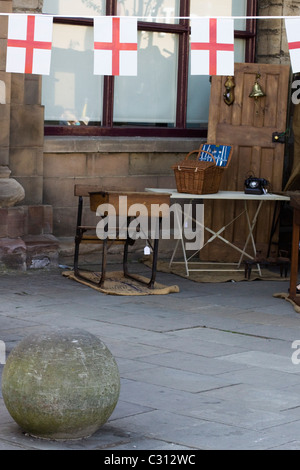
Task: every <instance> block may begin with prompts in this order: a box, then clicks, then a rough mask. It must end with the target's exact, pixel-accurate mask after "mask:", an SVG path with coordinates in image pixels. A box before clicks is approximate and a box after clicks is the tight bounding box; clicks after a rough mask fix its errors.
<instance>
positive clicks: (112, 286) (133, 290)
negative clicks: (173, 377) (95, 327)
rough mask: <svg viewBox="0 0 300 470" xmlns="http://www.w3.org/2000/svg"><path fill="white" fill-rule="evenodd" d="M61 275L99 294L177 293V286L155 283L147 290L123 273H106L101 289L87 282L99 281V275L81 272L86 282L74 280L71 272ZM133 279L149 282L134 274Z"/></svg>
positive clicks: (144, 286)
mask: <svg viewBox="0 0 300 470" xmlns="http://www.w3.org/2000/svg"><path fill="white" fill-rule="evenodd" d="M62 275H63V276H65V277H67V278H69V279H72V280H74V281H77V282H79V283H80V284H84V285H86V286H88V287H92V288H93V289H95V290H97V291H99V292H102V293H104V294H110V295H166V294H172V293H177V292H179V287H178V286H175V285H174V286H165V285H163V284H159V283H157V282H155V284H154V288H153V289H149V287H147V286H146V285H143V284H141V283H140V282H138V281H135V280H134V279H127V278H125V277H124V275H123V272H119V271H112V272H108V273H106V279H105V281H104V283H103V286H102V287H98V286H96V285H95V284H93V283H91V282H89V279H90V280H94V281H99V278H100V274H99V273H93V272H86V271H84V272H83V271H82V275H84V276H85V277H87V278H88V279H87V280H83V279H79V278H76V277H75V274H74V272H73V271H64V272H62ZM135 277H136V278H137V279H140V280H143V281H149V280H150V279H147V278H145V277H144V276H140V275H138V274H135Z"/></svg>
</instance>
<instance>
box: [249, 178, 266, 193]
mask: <svg viewBox="0 0 300 470" xmlns="http://www.w3.org/2000/svg"><path fill="white" fill-rule="evenodd" d="M269 185H270V183H269V181H267V180H265V179H264V178H256V177H255V176H250V177H249V178H247V179H246V180H245V194H267V192H268V187H269Z"/></svg>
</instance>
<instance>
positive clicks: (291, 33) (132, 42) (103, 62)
mask: <svg viewBox="0 0 300 470" xmlns="http://www.w3.org/2000/svg"><path fill="white" fill-rule="evenodd" d="M8 17H9V18H8V36H7V54H6V72H11V73H28V74H39V75H49V74H50V66H51V51H52V36H53V17H52V16H48V15H46V16H43V15H26V14H24V15H15V14H11V15H8ZM190 20H191V39H190V45H191V74H192V75H225V76H227V75H234V21H233V18H229V17H228V18H227V17H226V18H224V17H222V18H221V17H220V18H218V17H217V18H208V17H201V18H200V17H195V18H190ZM285 27H286V34H287V40H288V47H289V53H290V59H291V66H292V70H293V73H298V72H300V17H296V18H295V17H293V18H285ZM137 63H138V43H137V18H136V17H117V16H96V17H94V70H93V72H94V74H95V75H112V76H118V75H120V76H136V75H137V70H138V69H137Z"/></svg>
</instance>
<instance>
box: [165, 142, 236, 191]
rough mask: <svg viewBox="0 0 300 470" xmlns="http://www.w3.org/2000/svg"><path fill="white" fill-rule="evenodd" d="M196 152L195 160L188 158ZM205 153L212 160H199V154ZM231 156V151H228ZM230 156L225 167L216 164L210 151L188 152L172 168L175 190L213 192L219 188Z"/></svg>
mask: <svg viewBox="0 0 300 470" xmlns="http://www.w3.org/2000/svg"><path fill="white" fill-rule="evenodd" d="M194 153H197V154H198V155H197V160H191V159H189V158H190V156H191V155H192V154H194ZM204 153H205V154H207V155H208V156H209V157H210V158H211V160H212V161H205V160H199V159H198V158H199V155H200V154H201V155H202V156H203V154H204ZM230 157H231V153H230ZM229 161H230V158H229V159H228V162H227V165H226V166H225V167H221V166H217V165H216V160H215V158H214V156H213V154H212V153H210V152H208V151H206V150H203V149H201V147H200V150H194V151H192V152H190V153H188V154H187V155H186V157H185V159H184V160H183V161H181V162H180V163H178V164H177V165H173V166H172V168H173V170H174V174H175V180H176V186H177V191H178V192H179V193H189V194H213V193H217V192H218V191H219V188H220V184H221V179H222V176H223V173H224V170H225V169H227V168H228V164H229Z"/></svg>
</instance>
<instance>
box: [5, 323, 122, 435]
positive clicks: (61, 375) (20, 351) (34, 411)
mask: <svg viewBox="0 0 300 470" xmlns="http://www.w3.org/2000/svg"><path fill="white" fill-rule="evenodd" d="M119 394H120V376H119V370H118V366H117V363H116V361H115V359H114V357H113V356H112V354H111V352H110V351H109V349H108V348H107V346H106V345H105V344H104V343H103V342H102V341H101V340H100V339H99V338H98V337H96V336H95V335H93V334H91V333H89V332H87V331H82V330H78V329H63V330H57V329H54V330H53V329H51V330H48V331H44V332H42V333H37V334H32V335H30V336H27V337H26V338H24V339H23V340H22V341H21V342H20V343H19V344H18V345H17V346H16V347H15V348H14V349H13V350H12V351H11V353H10V354H9V356H8V358H7V361H6V364H5V365H4V368H3V373H2V395H3V400H4V403H5V406H6V408H7V410H8V412H9V413H10V415H11V416H12V418H13V419H14V420H15V421H16V423H17V424H18V425H19V426H20V427H21V428H22V429H23V431H24V432H26V433H28V434H30V435H31V436H35V437H38V438H43V439H52V440H69V439H82V438H85V437H88V436H90V435H92V434H94V433H95V432H96V431H97V430H98V429H99V428H100V427H101V426H102V425H103V424H104V423H106V421H107V420H108V418H109V417H110V415H111V414H112V412H113V410H114V409H115V407H116V405H117V402H118V399H119Z"/></svg>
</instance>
